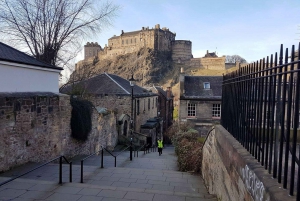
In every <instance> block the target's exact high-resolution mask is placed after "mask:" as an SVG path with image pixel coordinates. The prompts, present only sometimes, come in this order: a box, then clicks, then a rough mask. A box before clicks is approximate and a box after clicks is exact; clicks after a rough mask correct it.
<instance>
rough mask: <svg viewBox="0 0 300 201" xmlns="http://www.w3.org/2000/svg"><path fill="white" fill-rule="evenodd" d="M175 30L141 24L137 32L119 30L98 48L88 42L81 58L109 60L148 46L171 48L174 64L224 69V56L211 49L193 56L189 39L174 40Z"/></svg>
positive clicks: (166, 49)
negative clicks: (200, 55) (201, 54)
mask: <svg viewBox="0 0 300 201" xmlns="http://www.w3.org/2000/svg"><path fill="white" fill-rule="evenodd" d="M175 37H176V33H175V32H171V31H170V30H169V29H168V28H166V27H163V28H160V24H156V25H155V26H154V28H149V27H142V28H141V29H140V30H137V31H130V32H125V31H124V30H121V33H120V35H119V36H117V35H114V36H112V37H111V38H109V39H108V44H107V45H105V46H104V48H102V47H101V46H100V45H99V44H98V43H93V42H91V43H90V42H88V43H87V44H86V45H85V46H84V60H85V61H87V60H89V59H91V58H95V57H98V60H99V61H102V60H104V59H112V58H115V57H116V56H118V55H125V54H128V53H133V52H137V51H139V50H140V49H141V48H150V49H154V50H159V51H171V52H172V59H173V61H175V62H176V63H186V64H189V65H190V66H194V67H198V68H204V69H210V68H213V69H221V68H222V69H225V58H223V57H221V58H220V57H218V56H217V55H216V54H215V52H213V53H209V52H208V51H207V54H206V55H205V57H204V58H197V59H193V55H192V42H191V41H190V40H175Z"/></svg>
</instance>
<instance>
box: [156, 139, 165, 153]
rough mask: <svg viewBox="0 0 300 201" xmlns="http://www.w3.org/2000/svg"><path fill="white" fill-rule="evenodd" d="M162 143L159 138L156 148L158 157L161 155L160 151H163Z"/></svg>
mask: <svg viewBox="0 0 300 201" xmlns="http://www.w3.org/2000/svg"><path fill="white" fill-rule="evenodd" d="M163 147H164V146H163V141H162V140H161V139H160V138H158V140H157V148H158V154H159V156H160V155H162V149H163Z"/></svg>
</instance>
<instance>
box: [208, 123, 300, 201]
mask: <svg viewBox="0 0 300 201" xmlns="http://www.w3.org/2000/svg"><path fill="white" fill-rule="evenodd" d="M202 176H203V179H204V181H205V184H206V185H207V187H208V191H209V193H211V194H216V195H217V197H218V198H219V199H220V200H222V201H240V200H245V201H250V200H251V201H253V200H254V201H268V200H276V201H277V200H278V201H279V200H288V201H290V200H294V199H295V197H291V196H288V192H287V191H286V190H284V189H283V188H282V186H281V185H280V184H278V183H277V181H276V179H273V178H272V175H270V174H268V172H267V170H265V169H264V168H263V167H262V166H261V165H260V163H258V162H257V160H256V159H255V158H254V157H253V156H252V155H250V154H249V152H248V151H247V150H246V149H245V148H243V147H242V146H241V144H240V143H239V142H238V141H236V140H235V139H234V137H233V136H232V135H230V133H228V132H227V131H226V130H225V129H224V128H223V127H222V126H220V125H218V126H215V129H214V130H213V131H212V132H211V133H210V135H209V137H208V138H207V141H206V142H205V144H204V146H203V160H202Z"/></svg>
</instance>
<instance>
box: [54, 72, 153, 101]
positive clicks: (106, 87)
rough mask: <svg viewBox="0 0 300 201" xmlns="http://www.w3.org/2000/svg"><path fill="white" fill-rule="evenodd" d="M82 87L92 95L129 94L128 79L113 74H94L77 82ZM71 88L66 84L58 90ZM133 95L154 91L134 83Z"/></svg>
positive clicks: (145, 94)
mask: <svg viewBox="0 0 300 201" xmlns="http://www.w3.org/2000/svg"><path fill="white" fill-rule="evenodd" d="M76 85H80V86H82V87H84V89H85V90H86V93H89V94H94V95H106V94H107V95H118V96H129V95H131V86H130V83H129V81H128V80H126V79H124V78H121V77H119V76H117V75H114V74H108V73H103V74H99V75H96V76H94V77H92V78H90V79H88V80H85V81H82V82H80V83H77V84H76ZM71 90H72V86H71V85H68V86H66V87H64V88H63V89H61V90H60V92H61V93H68V92H70V91H71ZM133 95H134V96H155V94H154V93H152V92H149V91H148V90H146V89H144V88H142V87H140V86H137V85H134V87H133Z"/></svg>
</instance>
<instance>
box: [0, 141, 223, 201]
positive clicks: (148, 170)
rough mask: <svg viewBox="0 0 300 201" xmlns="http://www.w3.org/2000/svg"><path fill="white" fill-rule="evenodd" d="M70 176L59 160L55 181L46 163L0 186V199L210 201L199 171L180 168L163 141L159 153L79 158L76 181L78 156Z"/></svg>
mask: <svg viewBox="0 0 300 201" xmlns="http://www.w3.org/2000/svg"><path fill="white" fill-rule="evenodd" d="M73 163H74V164H73V173H72V176H73V181H72V183H70V182H69V166H68V165H63V183H62V184H58V181H59V165H58V164H57V163H50V164H48V165H46V166H44V167H42V168H40V169H37V170H35V171H33V172H31V173H29V174H27V175H25V176H23V177H21V178H19V179H16V180H14V181H12V182H10V183H7V184H5V185H3V186H1V187H0V201H4V200H14V201H19V200H20V201H21V200H22V201H32V200H40V201H41V200H52V201H66V200H67V201H94V200H97V201H120V200H124V201H129V200H131V201H138V200H144V201H168V200H170V201H196V200H197V201H213V200H217V198H216V197H215V196H214V195H210V194H209V193H208V192H207V189H206V187H205V186H204V183H203V179H202V178H201V176H200V175H196V174H191V173H187V172H180V171H178V168H177V157H176V155H175V153H174V147H172V146H170V147H165V148H164V149H163V154H162V155H161V156H159V155H158V152H150V153H147V154H144V152H139V157H133V160H132V161H130V160H129V152H122V153H121V154H120V155H119V156H118V157H117V167H114V158H113V157H111V156H108V155H105V157H104V163H103V164H104V168H100V164H101V158H100V156H94V157H91V158H89V159H87V160H86V161H85V162H84V170H83V172H84V178H83V183H80V162H79V161H74V162H73ZM38 165H39V164H36V163H28V164H26V165H23V166H20V167H18V168H15V169H13V170H11V171H7V172H5V173H2V174H0V183H1V182H3V181H5V180H7V179H9V178H11V177H12V176H15V175H19V174H22V173H24V172H26V171H27V170H29V169H32V168H34V167H36V166H38Z"/></svg>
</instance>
